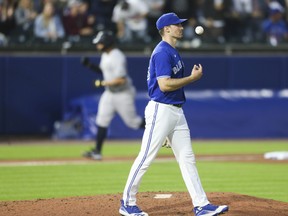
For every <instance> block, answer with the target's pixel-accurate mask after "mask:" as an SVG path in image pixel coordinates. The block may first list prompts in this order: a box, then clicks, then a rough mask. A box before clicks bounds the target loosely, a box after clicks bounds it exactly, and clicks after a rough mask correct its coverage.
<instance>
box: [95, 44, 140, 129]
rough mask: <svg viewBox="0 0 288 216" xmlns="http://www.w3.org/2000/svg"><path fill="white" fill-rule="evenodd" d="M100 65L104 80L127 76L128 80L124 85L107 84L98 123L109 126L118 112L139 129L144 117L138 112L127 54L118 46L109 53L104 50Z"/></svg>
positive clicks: (130, 125) (127, 122)
mask: <svg viewBox="0 0 288 216" xmlns="http://www.w3.org/2000/svg"><path fill="white" fill-rule="evenodd" d="M99 67H100V69H101V70H102V73H103V78H104V81H111V80H114V79H117V78H122V77H125V78H126V82H125V83H124V84H123V85H117V86H105V91H104V93H103V94H102V96H101V98H100V101H99V106H98V113H97V117H96V124H97V125H99V126H101V127H108V126H109V124H110V123H111V121H112V119H113V117H114V116H115V114H116V113H118V114H119V115H120V117H121V118H122V120H123V121H124V122H125V124H126V125H127V126H128V127H130V128H133V129H138V128H139V127H140V125H141V123H142V117H140V116H138V115H137V112H136V107H135V103H134V100H135V93H136V91H135V88H134V86H133V85H132V81H131V79H130V77H129V76H128V74H127V62H126V57H125V55H124V54H123V52H122V51H120V50H119V49H118V48H114V49H112V50H111V51H110V52H109V53H106V52H104V53H103V54H102V56H101V60H100V65H99Z"/></svg>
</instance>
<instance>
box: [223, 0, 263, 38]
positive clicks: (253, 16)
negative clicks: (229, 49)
mask: <svg viewBox="0 0 288 216" xmlns="http://www.w3.org/2000/svg"><path fill="white" fill-rule="evenodd" d="M225 6H227V10H226V11H227V12H226V14H225V18H226V19H225V23H226V27H225V37H226V40H227V41H229V42H238V43H251V42H253V41H257V40H259V37H260V36H261V34H260V33H261V21H262V20H263V16H264V14H263V11H264V8H265V0H232V1H231V2H230V3H229V2H227V4H225Z"/></svg>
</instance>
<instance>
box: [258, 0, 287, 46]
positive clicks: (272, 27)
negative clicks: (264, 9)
mask: <svg viewBox="0 0 288 216" xmlns="http://www.w3.org/2000/svg"><path fill="white" fill-rule="evenodd" d="M284 12H285V9H284V8H283V6H282V5H281V4H280V3H279V2H277V1H273V2H271V3H269V17H268V18H267V19H265V20H264V21H263V25H262V28H263V31H264V33H265V35H266V41H267V42H268V43H269V44H270V45H272V46H277V45H279V43H283V42H285V41H286V42H287V41H288V27H287V23H286V22H285V20H284V19H283V15H284Z"/></svg>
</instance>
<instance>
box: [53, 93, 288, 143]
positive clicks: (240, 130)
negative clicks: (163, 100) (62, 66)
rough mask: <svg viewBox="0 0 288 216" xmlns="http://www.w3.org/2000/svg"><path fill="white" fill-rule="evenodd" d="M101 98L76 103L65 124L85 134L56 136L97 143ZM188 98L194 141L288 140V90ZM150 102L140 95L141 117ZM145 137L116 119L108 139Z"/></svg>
mask: <svg viewBox="0 0 288 216" xmlns="http://www.w3.org/2000/svg"><path fill="white" fill-rule="evenodd" d="M99 97H100V95H88V96H84V97H80V98H77V99H75V100H72V101H71V103H70V107H69V110H67V111H66V112H65V115H64V118H63V120H64V122H65V121H66V122H67V120H69V119H70V120H71V119H78V123H80V124H81V130H79V131H78V133H77V134H76V135H75V131H73V132H74V135H73V136H70V137H69V136H67V137H65V136H61V131H60V130H58V131H57V130H55V133H54V134H56V135H57V134H59V136H58V138H80V139H94V137H95V135H96V133H97V129H96V125H95V116H96V114H97V106H98V101H99ZM186 98H187V102H186V104H185V105H184V107H183V109H184V112H185V115H186V119H187V122H188V124H189V126H190V130H191V137H192V138H199V139H202V138H203V139H205V138H211V139H217V138H221V139H223V138H224V139H226V138H227V139H230V138H231V139H234V138H245V139H246V138H259V139H263V138H288V90H287V89H286V90H285V89H284V90H281V91H272V90H269V89H262V90H230V91H229V90H223V91H221V90H220V91H212V90H211V91H210V90H206V91H205V90H204V91H188V92H186ZM148 100H149V99H148V97H147V95H146V93H138V94H137V97H136V106H137V110H138V113H139V115H142V116H143V113H144V109H145V106H146V104H147V102H148ZM68 122H69V121H68ZM70 122H71V121H70ZM78 128H79V127H78ZM72 134H73V133H72ZM142 134H143V131H141V130H132V129H130V128H128V127H127V126H125V124H124V123H123V121H122V120H121V119H120V117H119V116H116V117H115V118H114V119H113V121H112V123H111V125H110V127H109V132H108V137H110V138H116V139H138V138H141V137H142Z"/></svg>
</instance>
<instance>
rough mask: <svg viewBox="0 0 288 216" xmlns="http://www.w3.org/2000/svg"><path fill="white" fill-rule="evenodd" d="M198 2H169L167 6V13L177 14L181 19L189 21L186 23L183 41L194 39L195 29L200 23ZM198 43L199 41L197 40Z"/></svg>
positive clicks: (169, 0) (182, 0) (188, 0)
mask: <svg viewBox="0 0 288 216" xmlns="http://www.w3.org/2000/svg"><path fill="white" fill-rule="evenodd" d="M198 1H199V0H193V1H191V0H168V1H166V4H165V13H169V12H171V11H173V12H175V13H176V14H177V15H178V16H179V17H183V18H186V19H188V21H187V22H184V23H183V25H184V33H183V34H184V35H183V40H184V41H185V40H189V41H191V40H192V39H193V38H194V37H195V34H194V29H195V27H196V25H197V23H198V21H197V13H198V4H199V3H198ZM196 41H198V39H197V40H196Z"/></svg>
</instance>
